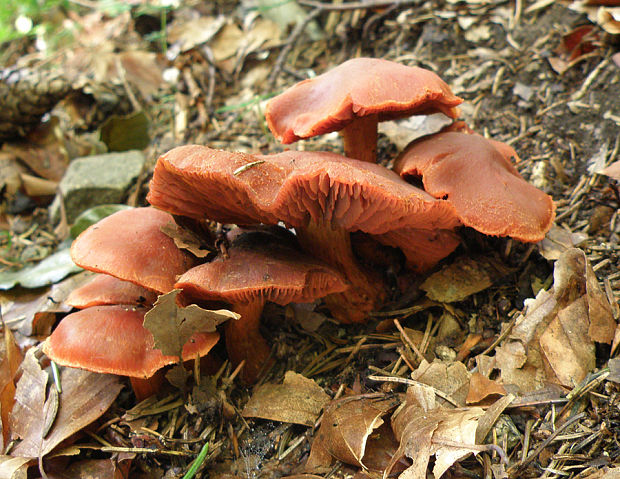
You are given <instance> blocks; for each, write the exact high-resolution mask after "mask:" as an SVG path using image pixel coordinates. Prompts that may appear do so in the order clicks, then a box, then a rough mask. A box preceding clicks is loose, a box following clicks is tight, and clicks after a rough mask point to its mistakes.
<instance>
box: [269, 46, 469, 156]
mask: <svg viewBox="0 0 620 479" xmlns="http://www.w3.org/2000/svg"><path fill="white" fill-rule="evenodd" d="M462 101H463V100H462V99H461V98H459V97H457V96H455V95H453V94H452V92H451V91H450V88H449V87H448V85H447V84H446V83H445V82H444V81H443V80H441V78H439V77H438V76H437V75H436V74H435V73H433V72H431V71H429V70H425V69H423V68H419V67H409V66H406V65H402V64H400V63H395V62H391V61H388V60H383V59H379V58H355V59H352V60H348V61H346V62H344V63H342V64H341V65H339V66H337V67H335V68H333V69H332V70H330V71H328V72H327V73H324V74H322V75H319V76H317V77H316V78H312V79H308V80H304V81H302V82H300V83H297V84H296V85H293V86H292V87H291V88H289V89H288V90H286V91H285V92H284V93H282V94H280V95H278V96H276V97H274V98H272V99H271V100H270V101H269V103H268V104H267V108H266V110H265V117H266V119H267V125H268V126H269V129H270V130H271V131H272V133H273V134H274V136H275V137H276V138H277V139H278V140H280V141H281V142H282V143H284V144H288V143H293V142H294V141H297V140H300V139H305V138H311V137H313V136H316V135H322V134H324V133H329V132H332V131H340V133H341V135H342V137H343V141H344V152H345V156H347V157H349V158H355V159H358V160H362V161H368V162H371V163H375V162H376V156H377V155H376V153H377V123H378V122H379V121H385V120H393V119H396V118H404V117H407V116H411V115H426V114H431V113H437V112H442V113H444V114H446V115H448V116H449V117H450V118H457V117H458V115H459V110H458V108H456V106H457V105H459V104H460V103H462Z"/></svg>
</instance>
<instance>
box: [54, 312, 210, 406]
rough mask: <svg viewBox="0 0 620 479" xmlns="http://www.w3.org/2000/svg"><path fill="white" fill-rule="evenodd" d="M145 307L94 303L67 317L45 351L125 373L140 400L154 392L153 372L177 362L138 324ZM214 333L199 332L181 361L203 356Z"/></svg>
mask: <svg viewBox="0 0 620 479" xmlns="http://www.w3.org/2000/svg"><path fill="white" fill-rule="evenodd" d="M145 312H146V310H144V309H142V308H134V307H131V306H118V305H116V306H93V307H90V308H86V309H83V310H81V311H78V312H76V313H72V314H70V315H68V316H66V317H65V318H64V319H63V320H62V321H61V322H60V324H59V325H58V327H57V328H56V329H55V330H54V332H53V333H52V334H51V336H49V337H48V338H47V339H46V340H45V342H44V343H43V352H44V353H45V354H46V355H47V356H48V357H49V358H50V359H51V360H53V361H55V362H56V363H58V364H61V365H63V366H69V367H73V368H80V369H86V370H89V371H94V372H98V373H106V374H118V375H120V376H129V378H130V380H131V384H132V387H133V389H134V392H135V394H136V397H137V398H138V400H142V399H144V398H146V397H148V396H150V395H151V394H153V393H154V392H155V391H156V389H157V388H158V386H159V383H160V382H161V375H158V374H156V373H157V372H158V371H159V370H160V369H161V368H163V367H164V366H167V365H169V364H172V363H175V362H177V361H178V358H177V357H174V356H164V355H163V354H162V353H161V351H160V350H159V349H155V347H154V339H153V335H152V334H151V333H150V332H149V331H148V330H147V329H145V328H144V326H142V322H143V320H144V314H145ZM218 339H219V335H218V333H197V334H194V336H192V338H191V339H190V341H188V342H187V343H186V344H185V346H184V347H183V360H189V359H194V358H196V357H202V356H204V355H206V354H207V353H208V352H209V351H210V350H211V348H213V346H214V345H215V343H217V341H218Z"/></svg>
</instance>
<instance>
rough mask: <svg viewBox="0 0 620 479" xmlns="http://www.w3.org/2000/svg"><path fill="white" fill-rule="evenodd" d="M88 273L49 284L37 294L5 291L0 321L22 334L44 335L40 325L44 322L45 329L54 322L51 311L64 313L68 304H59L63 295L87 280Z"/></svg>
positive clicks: (64, 296) (89, 275) (66, 294)
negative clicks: (4, 304) (49, 286)
mask: <svg viewBox="0 0 620 479" xmlns="http://www.w3.org/2000/svg"><path fill="white" fill-rule="evenodd" d="M91 277H92V276H91V273H89V272H86V271H84V272H82V273H79V274H76V275H74V276H70V277H69V278H67V279H65V280H63V281H61V282H60V283H57V284H55V285H53V286H52V287H51V288H48V289H46V290H44V291H43V292H37V293H25V294H24V293H23V292H20V293H17V294H13V293H12V292H9V293H5V296H6V298H7V299H8V300H9V302H8V304H7V305H6V307H3V308H2V313H3V317H4V320H5V321H6V322H7V323H9V324H10V325H11V328H12V329H18V330H19V332H20V333H22V334H23V335H24V336H32V335H34V334H40V335H46V334H49V331H45V329H46V328H44V327H42V324H43V323H47V325H48V326H49V329H51V326H52V324H53V323H54V322H55V321H56V315H55V313H66V312H69V311H71V307H70V306H67V305H66V304H63V302H64V300H65V299H67V296H68V295H69V294H70V293H71V291H73V290H74V289H75V288H77V287H79V286H81V285H82V284H84V283H85V282H87V281H89V280H90V279H91Z"/></svg>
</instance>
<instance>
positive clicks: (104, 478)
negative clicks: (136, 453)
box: [45, 456, 131, 479]
mask: <svg viewBox="0 0 620 479" xmlns="http://www.w3.org/2000/svg"><path fill="white" fill-rule="evenodd" d="M130 466H131V460H130V459H128V458H123V457H122V456H121V457H120V458H116V459H88V460H84V461H78V462H75V463H73V464H71V465H69V466H68V467H66V466H65V467H64V468H63V469H60V467H59V468H58V469H59V470H55V469H54V468H53V466H52V467H50V468H47V469H46V471H45V472H46V473H47V477H48V479H125V478H127V477H129V475H128V474H129V467H130Z"/></svg>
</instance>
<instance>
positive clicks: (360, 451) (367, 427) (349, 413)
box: [306, 395, 398, 472]
mask: <svg viewBox="0 0 620 479" xmlns="http://www.w3.org/2000/svg"><path fill="white" fill-rule="evenodd" d="M397 404H398V400H397V399H396V398H393V397H392V398H385V397H378V398H377V397H372V396H370V395H360V396H347V397H344V398H341V399H337V400H335V401H333V402H332V403H331V404H330V405H329V406H328V407H327V409H326V411H325V414H324V415H323V420H322V421H321V427H320V429H319V432H318V433H317V435H316V438H315V439H314V442H313V443H312V449H311V451H310V457H309V458H308V462H307V463H306V470H307V471H309V472H318V471H319V470H321V469H322V468H329V466H330V465H331V463H332V462H333V460H334V459H337V460H339V461H342V462H345V463H347V464H351V465H354V466H358V467H363V468H368V469H371V470H378V471H381V470H383V469H384V468H385V466H387V460H388V459H389V457H391V455H392V453H393V452H394V450H395V449H396V445H395V444H394V443H390V442H389V439H390V436H389V428H385V429H382V430H381V433H382V434H379V435H375V436H374V437H373V435H374V434H375V433H376V432H377V430H378V429H379V428H380V427H381V426H382V425H383V423H384V421H383V419H382V418H383V417H384V416H385V415H386V414H387V413H388V412H389V411H390V410H392V409H393V408H394V407H396V405H397ZM386 438H387V439H388V441H387V444H386V441H385V439H386ZM381 439H383V441H384V442H381V441H380V440H381ZM373 440H374V441H373ZM376 440H379V441H378V442H377V444H374V442H375V441H376ZM374 447H378V448H383V451H384V454H383V455H382V462H380V463H379V464H377V463H372V462H370V461H368V458H369V457H370V454H368V453H369V451H370V449H372V448H374ZM386 447H387V448H389V449H386ZM380 456H381V455H380V454H377V455H375V454H372V457H373V458H375V459H377V458H380ZM380 459H381V458H380Z"/></svg>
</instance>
